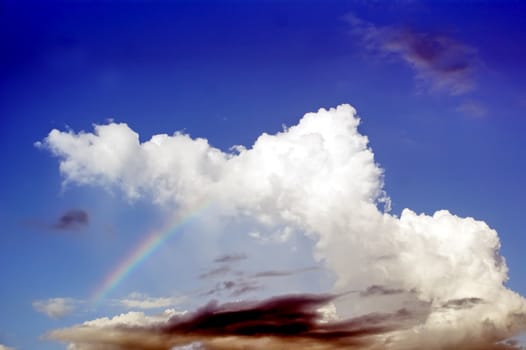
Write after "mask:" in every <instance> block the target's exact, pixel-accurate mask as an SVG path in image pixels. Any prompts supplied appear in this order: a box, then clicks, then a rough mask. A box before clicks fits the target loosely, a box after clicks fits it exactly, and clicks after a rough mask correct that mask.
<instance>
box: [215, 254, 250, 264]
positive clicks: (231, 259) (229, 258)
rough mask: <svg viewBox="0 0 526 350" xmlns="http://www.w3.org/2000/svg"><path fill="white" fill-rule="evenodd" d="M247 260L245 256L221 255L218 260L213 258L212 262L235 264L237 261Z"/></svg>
mask: <svg viewBox="0 0 526 350" xmlns="http://www.w3.org/2000/svg"><path fill="white" fill-rule="evenodd" d="M246 258H247V256H246V255H245V254H227V255H222V256H220V257H218V258H215V259H214V262H216V263H232V262H237V261H240V260H245V259H246Z"/></svg>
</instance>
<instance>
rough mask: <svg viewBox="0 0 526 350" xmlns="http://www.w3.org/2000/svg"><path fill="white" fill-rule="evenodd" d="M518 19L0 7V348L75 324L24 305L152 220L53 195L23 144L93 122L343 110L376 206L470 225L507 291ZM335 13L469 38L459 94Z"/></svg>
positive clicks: (524, 286) (39, 163)
mask: <svg viewBox="0 0 526 350" xmlns="http://www.w3.org/2000/svg"><path fill="white" fill-rule="evenodd" d="M525 13H526V5H524V4H523V3H522V2H521V1H494V2H493V1H465V2H457V1H445V2H419V1H395V2H384V1H378V2H369V1H328V2H327V1H323V2H322V1H320V2H315V1H304V2H303V1H302V2H300V1H290V2H278V1H262V2H257V1H238V2H233V1H227V2H224V3H219V2H206V1H156V2H146V1H145V2H142V1H133V2H122V1H121V2H109V1H97V2H91V1H63V2H29V1H2V2H0V33H1V34H0V50H1V52H2V54H1V55H0V118H1V119H0V148H1V149H2V152H1V158H0V164H2V166H1V169H2V170H0V222H1V224H2V228H1V234H0V247H1V248H0V249H1V253H0V276H1V278H2V282H1V283H0V285H1V286H0V303H1V304H0V309H1V310H2V315H1V316H0V344H5V345H10V346H14V347H16V348H17V349H33V348H44V345H40V344H39V340H38V337H39V336H40V335H41V334H43V333H44V332H45V331H47V330H49V329H52V328H56V327H57V326H60V325H68V324H72V323H74V322H79V321H81V320H83V319H85V317H84V316H83V315H76V316H75V317H77V318H76V319H73V321H74V322H73V321H72V320H71V319H69V320H58V321H57V320H51V321H49V320H48V319H47V318H46V317H45V316H44V315H42V314H38V313H36V312H35V311H34V310H33V308H32V306H31V303H32V301H33V300H36V299H45V298H51V297H56V296H71V297H75V298H85V297H86V296H87V295H88V294H89V292H90V290H91V289H90V288H92V286H93V284H94V283H96V281H98V280H100V278H101V276H102V275H104V274H105V272H106V271H107V269H108V266H112V265H113V264H114V263H115V262H116V259H115V256H122V255H124V254H126V252H127V251H128V250H129V248H130V247H131V246H133V244H132V243H133V240H134V239H138V237H139V236H138V235H139V234H140V233H141V232H144V231H146V230H148V229H149V228H150V227H151V226H152V225H155V223H156V222H158V220H159V219H158V217H157V216H158V215H160V214H159V213H158V212H157V211H156V209H155V208H152V207H151V206H150V205H149V204H147V203H143V202H141V201H139V202H137V203H132V204H130V203H128V202H127V201H126V200H124V199H120V197H119V196H118V195H115V194H113V195H112V194H108V193H107V192H105V191H104V190H101V189H98V188H94V187H89V186H88V187H76V186H70V187H67V188H66V189H65V190H62V187H61V182H62V179H61V177H60V174H59V171H58V166H57V161H56V159H53V158H52V157H51V156H50V155H49V153H48V152H46V151H43V150H41V149H37V148H36V147H35V146H34V143H35V142H36V141H39V140H42V139H43V138H44V137H45V136H46V135H47V134H48V133H49V131H50V130H51V129H53V128H58V129H61V130H64V129H66V128H71V129H72V130H75V131H79V130H86V131H91V129H92V124H93V123H98V124H101V123H105V122H106V121H107V120H108V119H110V118H111V119H114V120H115V121H119V122H126V123H127V124H128V125H129V126H130V127H132V128H133V129H134V130H135V131H137V132H138V133H139V134H140V135H141V140H146V139H149V137H150V136H151V135H153V134H156V133H172V132H174V131H176V130H184V131H185V132H187V133H189V134H190V135H192V136H194V137H205V138H207V139H208V140H209V142H210V143H211V144H212V145H214V146H216V147H219V148H221V149H223V150H227V149H228V148H229V147H230V146H232V145H235V144H243V145H247V146H250V145H251V144H252V143H253V142H254V140H255V139H256V138H257V136H258V135H260V134H261V133H262V132H268V133H274V132H277V131H279V130H281V129H282V125H283V124H285V125H293V124H295V123H296V122H297V120H298V119H299V118H300V117H301V116H302V115H303V114H304V113H307V112H310V111H315V110H317V109H318V108H320V107H332V106H336V105H338V104H341V103H350V104H352V105H353V106H354V107H356V108H357V110H358V113H359V115H360V116H361V117H362V126H361V131H362V132H363V133H364V134H366V135H367V136H368V137H369V139H370V144H371V147H372V148H373V150H374V153H375V157H376V161H377V162H379V164H380V165H381V166H382V167H383V168H384V169H385V173H386V174H385V181H386V184H385V187H386V191H387V193H388V194H389V195H390V197H391V198H392V199H393V212H394V213H397V214H398V213H399V212H400V211H401V210H402V209H403V208H405V207H409V208H412V209H413V210H415V211H416V212H427V213H432V212H433V211H435V210H438V209H444V208H446V209H449V210H450V211H452V212H453V213H456V214H458V215H461V216H473V217H475V218H478V219H481V220H484V221H486V222H487V223H488V224H489V225H490V226H491V227H493V228H495V229H496V230H497V231H498V232H499V235H500V238H501V242H502V253H503V255H504V256H505V257H506V259H507V262H508V265H509V267H510V277H511V279H510V282H509V285H510V286H511V287H512V289H514V290H515V291H517V292H519V293H520V294H522V295H525V294H526V277H525V276H526V270H525V268H524V264H523V247H524V246H525V244H526V239H525V238H524V229H523V226H522V221H521V220H522V219H523V216H524V209H525V206H524V197H525V196H526V190H525V188H526V176H525V175H524V173H525V171H526V157H524V153H523V152H524V150H525V149H526V138H525V137H524V135H523V133H524V130H525V127H526V66H525V64H524V62H526V44H525V41H524V38H525V37H526V22H525V21H524V14H525ZM349 14H353V15H354V16H356V17H358V18H360V19H361V20H363V21H365V22H367V23H369V24H370V25H374V26H376V27H377V28H380V27H382V28H402V29H404V30H407V31H408V32H410V33H425V34H426V35H429V36H433V37H447V38H449V39H451V40H453V41H454V42H455V43H458V44H459V45H461V46H463V47H464V46H465V47H469V48H470V50H472V51H470V52H471V53H470V55H471V56H470V57H471V58H470V59H469V62H468V63H469V64H472V65H473V70H472V71H471V72H470V77H469V78H470V79H471V80H472V83H473V86H472V88H471V90H469V91H467V92H463V93H460V94H456V95H455V94H452V93H451V92H450V91H448V90H447V89H445V90H438V91H435V90H434V89H433V88H432V85H433V84H434V83H435V82H434V81H433V79H435V78H425V79H424V80H423V82H422V81H419V80H418V78H416V76H417V75H418V71H417V70H415V69H413V68H411V65H410V64H408V62H407V61H404V59H402V58H400V57H399V56H397V55H396V54H386V53H385V52H378V50H374V49H373V50H371V49H370V48H367V47H366V45H365V44H364V42H363V41H362V40H361V38H359V37H358V36H357V34H356V33H355V32H353V30H352V25H351V24H350V22H349V21H348V19H346V18H347V16H348V15H349ZM422 84H423V87H422V86H421V85H422ZM430 86H431V87H430ZM463 105H464V106H466V105H469V106H471V107H473V106H475V107H473V108H471V109H470V108H461V106H463ZM71 208H82V209H84V210H86V211H87V212H89V213H90V218H92V221H91V222H90V225H89V228H87V229H86V230H84V231H82V232H80V233H79V232H73V233H71V232H61V233H59V234H57V233H56V232H49V231H50V230H48V229H46V228H45V226H46V225H47V224H48V223H53V222H55V221H56V220H57V218H58V217H60V215H62V214H63V213H64V212H66V211H67V210H69V209H71ZM130 227H133V232H134V235H132V239H131V240H128V239H127V238H126V237H129V236H126V233H125V232H124V231H127V230H129V229H130ZM101 230H102V231H104V230H106V231H107V232H110V231H111V232H113V233H112V234H113V236H112V237H113V239H112V240H104V239H103V238H101V237H102V236H101V235H102V234H101V233H100V232H101ZM101 242H104V244H102V243H101ZM108 242H109V243H108ZM95 247H96V248H95ZM130 283H131V282H130ZM134 288H135V289H134ZM132 290H136V287H134V286H132V287H130V291H132ZM123 293H124V291H123ZM156 293H162V291H156ZM35 344H37V345H35ZM45 346H49V349H54V348H55V347H54V346H56V345H55V344H47V343H46V345H45Z"/></svg>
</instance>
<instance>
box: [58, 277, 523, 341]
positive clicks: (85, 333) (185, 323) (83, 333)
mask: <svg viewBox="0 0 526 350" xmlns="http://www.w3.org/2000/svg"><path fill="white" fill-rule="evenodd" d="M235 286H236V283H229V282H225V285H224V287H225V288H227V289H230V288H235ZM375 289H376V290H383V289H378V288H375ZM343 297H344V295H331V294H321V295H315V294H298V295H285V296H279V297H274V298H270V299H266V300H263V301H253V302H250V301H243V302H234V303H225V304H219V303H218V302H216V301H212V302H210V303H208V304H207V305H205V306H204V307H202V308H200V309H197V310H196V311H195V312H191V313H184V314H177V315H174V316H172V317H171V318H169V319H168V320H165V321H160V322H155V323H151V322H146V323H145V324H144V325H140V324H139V325H138V324H135V325H133V326H126V325H125V324H124V323H119V324H113V325H108V324H107V322H105V323H104V325H102V326H95V325H94V323H91V324H83V325H80V326H76V327H72V328H68V329H61V330H56V331H53V332H51V333H50V334H49V335H48V336H49V337H50V338H52V339H55V340H60V341H64V342H71V343H75V344H76V345H80V347H79V348H82V349H87V350H94V349H102V348H103V349H123V348H126V349H158V350H161V349H162V350H169V349H171V348H173V347H174V346H182V345H188V344H193V343H199V344H200V345H199V347H198V348H200V349H207V350H242V349H243V350H278V349H285V348H290V349H302V350H344V349H346V350H352V349H362V350H366V349H367V350H369V349H371V350H372V349H396V350H401V349H426V348H433V349H435V348H436V349H440V350H453V349H462V350H512V349H513V350H518V349H520V346H519V345H518V343H517V342H513V341H510V340H507V338H508V337H509V335H510V334H509V333H501V331H499V330H498V327H496V326H495V325H493V324H492V323H491V322H489V321H487V320H486V321H483V323H484V322H485V323H484V329H485V331H484V334H483V335H482V336H478V337H466V338H465V339H461V340H457V341H454V342H450V343H448V342H444V344H445V345H443V346H442V345H441V346H440V347H438V348H437V347H436V339H435V337H433V339H431V338H421V339H420V338H418V341H419V343H418V344H416V343H414V342H413V341H410V343H408V344H411V345H410V346H408V347H404V346H403V345H402V347H400V344H403V340H404V339H401V338H399V336H400V334H414V333H413V332H410V331H409V332H408V333H403V332H404V331H405V330H409V329H411V327H413V326H415V325H416V324H418V323H420V322H423V320H424V319H425V316H426V315H422V314H419V313H418V311H416V310H410V309H407V308H401V309H399V310H397V311H394V312H388V313H381V312H377V313H369V314H365V315H362V316H359V317H354V318H349V319H345V320H337V321H327V320H323V319H322V313H321V312H320V311H319V310H320V309H322V308H324V307H325V306H327V305H329V304H331V303H332V302H333V301H335V300H336V299H338V298H343ZM475 299H476V298H468V299H458V300H452V301H451V303H450V304H451V305H464V304H466V303H467V304H469V303H478V302H480V301H479V300H475ZM525 320H526V317H525V316H524V315H523V314H518V315H516V316H514V317H512V318H510V326H509V330H510V331H512V330H513V329H515V330H516V329H518V327H519V328H520V327H523V326H524V323H525ZM401 332H402V333H401ZM394 334H398V338H397V337H396V336H395V337H393V335H394ZM396 341H397V342H400V343H398V345H397V343H396ZM433 344H434V345H433Z"/></svg>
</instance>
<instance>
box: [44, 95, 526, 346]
mask: <svg viewBox="0 0 526 350" xmlns="http://www.w3.org/2000/svg"><path fill="white" fill-rule="evenodd" d="M358 125H359V118H358V117H357V116H356V111H355V110H354V108H352V107H351V106H349V105H342V106H339V107H337V108H332V109H330V110H325V109H320V110H319V111H318V112H317V113H308V114H306V115H305V116H304V117H303V118H302V119H301V120H300V122H299V123H298V125H295V126H292V127H290V128H289V129H287V130H284V131H283V132H280V133H277V134H275V135H268V134H262V135H261V136H260V137H259V138H258V139H257V140H256V142H255V143H254V145H253V146H252V147H250V148H246V149H244V148H240V147H238V148H237V151H236V152H235V153H225V152H222V151H220V150H218V149H216V148H213V147H211V146H210V145H209V144H208V142H207V141H206V140H204V139H192V138H191V137H190V136H188V135H184V134H181V133H176V134H174V135H172V136H169V135H155V136H153V137H152V138H151V139H150V140H149V141H146V142H144V143H139V138H138V135H137V134H136V133H135V132H134V131H133V130H131V129H130V128H129V127H128V126H127V125H126V124H114V123H112V124H108V125H97V126H95V132H94V133H79V134H75V133H73V132H71V131H69V132H61V131H58V130H53V131H51V132H50V134H49V135H48V137H47V138H46V139H45V140H44V141H43V143H42V145H43V146H45V147H47V148H48V149H50V150H51V151H52V152H53V153H54V154H55V155H56V156H58V157H59V158H60V170H61V172H62V174H63V176H64V177H65V181H66V182H73V183H79V184H99V185H102V186H104V187H114V186H117V187H119V188H121V189H122V190H123V191H124V193H125V194H126V195H127V196H129V197H130V198H136V197H138V196H149V197H150V198H152V199H153V201H154V202H156V203H159V204H164V205H172V204H174V203H175V204H177V206H178V207H179V208H180V210H181V211H186V210H190V211H191V210H193V209H194V208H196V207H198V206H199V205H201V203H203V202H210V201H211V202H213V203H215V204H217V205H215V206H214V210H216V211H217V214H218V215H220V216H235V217H243V218H244V219H250V220H253V221H254V222H257V223H258V225H262V224H263V225H266V224H268V225H270V226H273V227H290V228H291V232H302V233H304V234H306V235H308V236H309V237H312V238H313V239H315V241H316V245H315V256H316V258H317V259H319V260H320V261H323V263H324V264H325V265H326V267H327V268H328V269H329V270H331V271H332V272H333V273H334V274H335V275H336V277H337V280H336V284H335V287H334V288H335V290H337V291H345V290H366V289H367V288H369V287H370V286H385V287H387V288H389V289H390V290H403V291H405V293H402V294H401V295H399V294H395V293H391V294H389V293H384V294H383V295H374V296H371V297H367V298H365V297H362V296H360V295H359V294H356V295H355V296H354V298H355V299H354V300H352V298H349V299H350V300H351V301H350V302H346V303H341V302H335V305H336V310H337V312H338V315H340V316H342V317H347V316H349V315H353V316H355V315H360V314H365V313H368V312H374V311H381V310H382V308H383V309H384V310H387V309H390V310H396V309H397V308H398V309H399V308H405V307H412V306H415V305H417V306H418V307H425V308H427V309H429V315H428V317H427V318H426V319H425V320H423V321H422V324H420V325H418V326H415V327H414V328H411V329H410V330H409V331H404V332H402V334H403V336H400V338H396V339H397V341H398V343H399V344H406V345H407V344H411V342H412V341H415V339H418V340H419V341H420V340H421V339H424V338H425V339H428V340H430V341H431V340H433V341H436V342H438V343H440V341H448V342H452V343H454V342H455V341H456V342H461V341H462V340H463V339H465V338H466V337H474V338H477V337H483V336H484V334H485V333H487V327H493V328H494V329H496V330H497V331H498V332H492V334H494V333H496V334H499V336H501V337H507V336H509V335H510V334H512V333H513V332H515V331H516V330H517V329H518V328H521V327H525V325H524V322H523V321H520V322H519V321H517V320H519V319H521V317H523V316H521V315H525V314H526V303H525V301H524V299H523V298H522V297H521V296H519V295H518V294H516V293H514V292H512V291H511V290H509V289H507V288H506V287H505V286H504V283H505V281H506V280H507V267H506V264H505V262H504V259H503V258H502V257H501V256H500V255H499V248H500V242H499V238H498V235H497V232H495V231H494V230H493V229H491V228H490V227H488V225H487V224H486V223H484V222H483V221H478V220H475V219H473V218H461V217H458V216H455V215H453V214H451V213H450V212H448V211H447V210H441V211H438V212H436V213H434V214H433V215H426V214H417V213H415V212H413V211H412V210H410V209H405V210H403V211H402V214H401V215H400V217H397V216H395V215H392V214H389V213H387V212H384V211H382V210H380V209H378V208H379V207H380V206H381V204H382V203H388V202H389V200H388V198H386V196H385V194H384V191H383V179H382V177H383V171H382V169H381V168H380V167H379V166H378V165H377V164H376V163H375V161H374V154H373V152H372V150H371V149H370V148H369V147H368V139H367V137H366V136H364V135H362V134H360V132H359V131H358ZM258 232H259V231H258ZM252 236H253V237H255V238H258V239H260V238H262V237H261V236H262V235H261V233H258V235H255V234H253V235H252ZM360 298H361V299H360ZM466 300H467V301H469V300H481V301H483V303H482V302H481V303H475V304H470V303H463V301H466ZM457 304H458V305H469V307H467V306H466V307H458V308H451V307H449V308H448V307H446V306H447V305H457ZM408 305H409V306H408ZM415 307H416V306H415ZM481 320H483V322H481ZM493 328H492V329H493ZM446 331H447V332H448V336H447V337H442V338H440V337H438V338H437V336H436V335H437V334H438V335H440V334H442V332H446ZM441 339H442V340H441ZM403 341H405V342H406V343H403ZM407 342H408V343H407ZM430 348H432V347H430Z"/></svg>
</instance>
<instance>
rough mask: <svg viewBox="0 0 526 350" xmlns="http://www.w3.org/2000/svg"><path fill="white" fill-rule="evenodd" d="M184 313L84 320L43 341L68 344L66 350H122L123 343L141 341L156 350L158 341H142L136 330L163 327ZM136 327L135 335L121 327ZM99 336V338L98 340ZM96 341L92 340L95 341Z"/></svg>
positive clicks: (132, 314)
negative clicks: (118, 342) (117, 342)
mask: <svg viewBox="0 0 526 350" xmlns="http://www.w3.org/2000/svg"><path fill="white" fill-rule="evenodd" d="M184 313H185V312H184V311H182V312H181V311H176V310H174V309H167V310H164V311H163V312H161V313H159V314H155V315H151V316H150V315H146V314H144V313H143V312H136V311H132V312H128V313H124V314H120V315H117V316H114V317H112V318H108V317H102V318H98V319H95V320H91V321H86V322H84V323H82V324H80V325H76V326H73V327H70V328H64V329H57V330H54V331H52V332H49V333H48V334H47V338H49V339H55V340H60V341H64V340H67V341H68V342H70V343H69V344H68V350H98V349H122V348H125V347H126V344H127V343H128V344H130V343H132V342H133V341H136V340H137V339H141V341H142V344H146V343H148V344H149V345H151V346H152V347H151V348H152V349H160V348H161V347H155V345H156V344H159V343H161V341H162V340H161V339H158V338H157V337H155V336H152V337H151V338H152V339H151V342H149V341H147V340H145V339H144V337H145V334H144V333H142V332H140V328H139V327H155V326H157V325H163V324H165V323H166V322H167V321H168V320H169V319H170V318H171V317H173V316H175V315H183V314H184ZM123 327H124V328H126V327H137V332H132V333H128V332H124V331H122V330H121V328H123ZM122 334H126V337H125V338H126V339H124V340H123V343H122V344H120V345H121V346H119V345H108V346H105V345H103V344H105V343H109V344H114V341H115V340H116V339H118V338H120V337H121V336H122ZM101 337H102V338H101ZM98 338H101V339H99V340H100V341H96V340H95V339H98Z"/></svg>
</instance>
